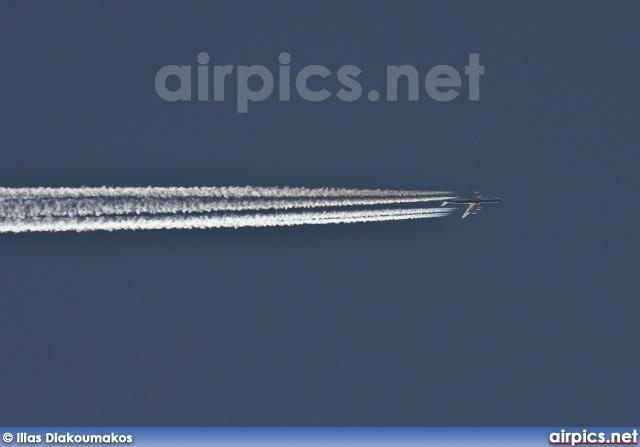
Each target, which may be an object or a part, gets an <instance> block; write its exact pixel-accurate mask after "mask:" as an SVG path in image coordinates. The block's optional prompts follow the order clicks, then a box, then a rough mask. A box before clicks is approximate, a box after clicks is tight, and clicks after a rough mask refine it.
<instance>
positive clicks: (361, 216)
mask: <svg viewBox="0 0 640 447" xmlns="http://www.w3.org/2000/svg"><path fill="white" fill-rule="evenodd" d="M449 213H450V209H449V208H415V209H383V210H358V211H344V210H342V211H325V212H320V211H315V212H299V213H292V212H289V213H254V214H218V215H211V214H209V215H196V216H183V215H177V216H107V217H88V218H77V217H69V218H51V217H46V218H36V219H24V220H15V221H0V232H1V233H9V232H12V233H22V232H29V231H96V230H107V231H115V230H151V229H192V228H201V229H206V228H228V227H231V228H239V227H272V226H291V225H304V224H330V223H354V222H376V221H387V220H404V219H425V218H431V217H443V216H446V215H448V214H449Z"/></svg>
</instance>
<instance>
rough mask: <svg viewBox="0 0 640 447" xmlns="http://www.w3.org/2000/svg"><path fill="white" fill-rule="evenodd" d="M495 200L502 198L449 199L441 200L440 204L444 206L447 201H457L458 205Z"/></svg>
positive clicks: (499, 200) (498, 200)
mask: <svg viewBox="0 0 640 447" xmlns="http://www.w3.org/2000/svg"><path fill="white" fill-rule="evenodd" d="M496 202H502V199H477V200H471V199H451V200H445V201H444V202H442V206H445V205H447V204H449V203H458V204H460V205H471V204H472V203H496Z"/></svg>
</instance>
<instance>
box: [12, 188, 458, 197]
mask: <svg viewBox="0 0 640 447" xmlns="http://www.w3.org/2000/svg"><path fill="white" fill-rule="evenodd" d="M448 194H451V192H450V191H402V190H381V189H345V188H289V187H283V188H277V187H255V186H245V187H193V188H179V187H147V188H112V187H106V186H103V187H99V188H87V187H80V188H0V199H3V198H4V199H11V198H15V199H44V198H70V197H82V198H89V197H164V198H171V197H209V198H214V197H217V198H222V199H243V198H244V199H246V198H268V199H274V198H307V197H309V198H311V197H414V196H433V195H448Z"/></svg>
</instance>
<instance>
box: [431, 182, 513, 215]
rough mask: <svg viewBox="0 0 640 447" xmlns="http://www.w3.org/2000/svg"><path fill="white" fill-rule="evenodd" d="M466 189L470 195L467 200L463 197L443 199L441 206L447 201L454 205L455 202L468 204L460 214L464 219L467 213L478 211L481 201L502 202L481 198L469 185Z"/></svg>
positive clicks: (446, 203)
mask: <svg viewBox="0 0 640 447" xmlns="http://www.w3.org/2000/svg"><path fill="white" fill-rule="evenodd" d="M467 189H468V190H469V197H470V198H469V200H465V199H452V200H445V201H444V202H442V206H445V205H448V204H449V203H453V204H454V205H456V204H465V205H469V208H467V211H465V212H464V214H463V215H462V218H463V219H464V218H465V217H467V216H468V215H469V214H475V213H477V212H478V211H480V204H481V203H497V202H502V199H483V198H482V196H481V195H480V192H479V191H478V190H475V189H473V188H472V187H471V186H469V185H467Z"/></svg>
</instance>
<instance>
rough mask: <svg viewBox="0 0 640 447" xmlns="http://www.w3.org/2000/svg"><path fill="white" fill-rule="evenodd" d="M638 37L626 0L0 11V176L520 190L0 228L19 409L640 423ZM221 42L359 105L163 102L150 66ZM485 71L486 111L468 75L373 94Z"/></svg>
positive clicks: (221, 47) (238, 54)
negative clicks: (319, 220)
mask: <svg viewBox="0 0 640 447" xmlns="http://www.w3.org/2000/svg"><path fill="white" fill-rule="evenodd" d="M639 19H640V4H638V3H637V2H631V1H629V2H615V3H614V2H605V1H602V2H593V1H566V2H554V1H536V2H519V3H517V4H516V3H514V2H510V1H487V2H472V1H468V2H461V1H450V2H417V1H415V2H414V1H411V2H410V1H404V2H380V1H340V2H338V1H335V2H299V1H271V2H262V1H247V2H205V1H197V2H196V1H180V2H178V1H176V2H166V1H159V2H158V1H154V2H151V1H142V2H136V3H135V4H130V3H127V2H95V1H82V2H80V1H77V2H65V3H48V2H47V3H43V2H28V1H26V2H2V3H0V184H1V185H2V186H9V187H20V186H82V185H85V186H102V185H109V186H245V185H253V186H306V187H348V188H383V189H426V190H429V189H437V190H442V189H445V190H455V191H456V192H457V193H458V194H460V195H465V194H466V189H465V184H466V183H467V182H469V183H471V184H472V185H474V186H475V187H476V188H478V189H480V191H481V192H482V193H483V194H484V195H486V196H498V197H502V198H503V199H504V202H503V203H502V204H498V205H486V206H485V207H483V208H484V209H483V210H482V211H481V212H480V213H479V214H478V215H477V216H471V217H469V218H467V219H465V220H462V219H460V218H459V217H460V215H461V213H462V211H463V209H462V208H461V209H460V210H458V212H456V214H455V215H453V216H452V217H449V218H443V219H430V220H423V221H407V222H385V223H367V224H353V225H326V226H305V227H297V228H266V229H256V228H246V229H239V230H233V229H223V230H193V231H147V232H116V233H106V232H97V233H86V234H77V233H60V234H19V235H14V234H4V235H0V315H1V316H2V324H0V358H2V366H1V368H0V402H1V403H2V404H1V405H0V421H1V422H2V423H3V424H7V425H87V424H88V425H206V426H208V425H365V426H366V425H418V426H422V425H570V424H574V425H588V424H591V425H595V424H599V425H625V424H626V425H631V424H636V423H637V421H638V417H639V416H640V403H639V402H640V401H639V400H638V396H639V395H640V381H638V371H639V368H640V362H639V356H640V354H639V351H638V341H639V338H640V330H639V328H638V315H639V314H640V301H639V299H638V298H639V295H640V294H639V292H640V286H639V285H638V268H639V267H640V265H639V262H638V249H639V248H640V246H639V244H638V230H637V225H638V218H639V217H640V212H639V211H638V206H637V205H638V200H639V199H638V195H639V194H640V188H639V186H640V182H639V181H638V174H637V169H638V165H639V162H640V146H639V145H638V142H639V141H640V126H638V116H639V112H640V102H639V100H638V99H639V98H640V78H639V72H640V71H639V69H640V63H639V59H638V55H639V54H640V38H639V34H638V23H639ZM201 51H206V52H207V53H209V55H210V56H211V61H210V63H209V65H211V66H213V65H223V64H229V65H235V66H238V65H252V64H261V65H265V66H267V67H269V68H270V69H271V70H272V71H273V72H274V73H275V72H276V70H277V67H278V55H279V54H280V53H281V52H283V51H286V52H288V53H290V54H291V57H292V62H291V64H290V65H291V67H292V72H294V73H296V72H297V71H298V70H299V69H300V68H302V67H304V66H306V65H310V64H322V65H324V66H326V67H328V68H330V69H331V70H332V71H334V72H335V70H337V69H338V68H339V67H340V66H342V65H346V64H353V65H357V66H358V67H360V68H361V69H362V70H363V73H362V74H361V75H360V77H359V78H358V80H359V81H360V82H361V84H362V85H363V89H364V91H365V94H363V96H362V98H361V99H359V100H358V101H355V102H352V103H345V102H342V101H339V100H338V99H337V98H335V96H334V97H332V98H330V99H329V100H327V101H324V102H320V103H311V102H307V101H303V100H302V99H300V98H299V97H297V96H296V95H293V97H292V101H290V102H288V103H286V102H279V101H277V95H276V93H274V94H273V95H272V97H271V98H270V99H268V100H267V101H264V102H261V103H259V104H251V105H250V109H249V113H248V114H238V113H236V111H235V109H236V105H235V102H234V100H233V98H234V97H235V96H234V94H235V91H234V90H233V89H231V90H228V91H227V93H230V94H231V96H229V99H227V100H226V101H225V102H218V103H214V102H213V101H210V102H202V103H198V102H196V101H192V102H182V103H169V102H165V101H163V100H162V99H160V98H159V97H158V95H157V94H156V92H155V89H154V78H155V74H156V72H157V71H158V70H159V69H160V68H161V67H162V66H164V65H168V64H177V65H195V64H196V56H197V54H198V53H199V52H201ZM469 53H479V54H480V61H481V63H482V64H483V65H484V66H485V75H484V76H483V77H482V78H481V86H480V94H481V99H480V101H478V102H469V101H468V100H466V94H467V90H466V77H463V81H464V87H463V88H462V89H460V91H461V95H460V97H458V98H457V99H455V100H453V101H451V102H448V103H438V102H435V101H433V100H431V99H429V98H428V97H427V95H426V94H425V91H424V89H423V88H421V95H420V100H419V101H418V102H411V103H409V102H408V101H406V100H400V101H398V102H396V103H389V102H386V101H382V100H381V101H378V102H370V101H369V100H367V99H366V92H367V91H368V90H369V89H371V88H376V89H378V90H381V91H382V90H383V88H384V85H385V70H386V66H387V65H402V64H410V65H413V66H415V67H416V68H417V69H418V71H419V72H420V75H421V77H424V75H425V74H426V72H427V71H428V69H429V68H431V67H433V66H434V65H438V64H447V65H452V66H454V67H456V68H457V69H458V70H459V71H460V72H461V73H463V70H464V65H466V63H467V61H468V55H469ZM333 83H334V84H331V81H329V83H328V84H327V85H329V86H331V85H337V83H336V82H335V79H334V81H333ZM231 86H233V84H231ZM400 91H401V97H402V92H403V91H404V90H403V89H401V90H400ZM334 92H335V90H334Z"/></svg>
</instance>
